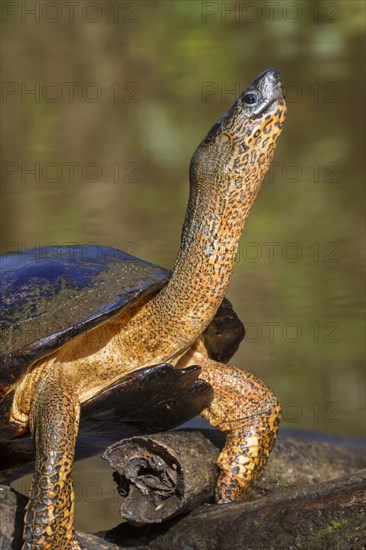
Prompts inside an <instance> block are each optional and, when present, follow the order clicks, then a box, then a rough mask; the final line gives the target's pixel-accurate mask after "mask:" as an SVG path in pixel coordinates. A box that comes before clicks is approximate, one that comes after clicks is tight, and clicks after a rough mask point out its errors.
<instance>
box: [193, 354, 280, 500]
mask: <svg viewBox="0 0 366 550" xmlns="http://www.w3.org/2000/svg"><path fill="white" fill-rule="evenodd" d="M198 364H200V366H201V374H200V378H203V380H205V381H206V382H208V383H209V384H211V386H212V387H213V390H214V399H213V401H212V403H211V404H210V406H209V407H207V408H206V409H204V410H203V411H202V412H201V416H203V417H204V418H205V419H206V420H208V422H210V424H211V425H213V426H214V427H216V428H218V429H219V430H220V431H222V432H225V433H227V438H226V443H225V446H224V448H223V450H222V451H221V453H220V455H219V458H218V461H217V464H218V466H219V468H220V470H221V473H220V476H219V479H218V482H217V486H216V495H215V496H216V502H218V503H224V502H231V501H233V500H241V499H243V498H244V497H245V496H246V495H247V494H248V493H249V491H250V489H251V487H252V485H253V482H254V481H255V480H256V479H257V478H258V477H259V476H260V474H261V473H262V471H263V469H264V467H265V465H266V463H267V460H268V457H269V455H270V453H271V450H272V448H273V446H274V443H275V439H276V434H277V430H278V426H279V421H280V418H281V406H280V404H279V402H278V401H277V398H276V396H275V395H274V394H273V393H272V391H271V390H270V389H269V388H267V386H265V385H264V384H263V382H261V380H259V378H257V377H256V376H254V375H253V374H250V373H248V372H245V371H242V370H239V369H237V368H235V367H231V366H228V365H225V364H222V363H217V362H215V361H211V360H210V359H206V361H203V362H199V363H198Z"/></svg>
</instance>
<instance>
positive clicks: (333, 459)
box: [103, 430, 366, 525]
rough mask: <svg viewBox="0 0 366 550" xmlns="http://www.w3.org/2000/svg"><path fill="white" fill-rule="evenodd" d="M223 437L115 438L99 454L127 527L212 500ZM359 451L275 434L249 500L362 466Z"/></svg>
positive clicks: (194, 433) (184, 433)
mask: <svg viewBox="0 0 366 550" xmlns="http://www.w3.org/2000/svg"><path fill="white" fill-rule="evenodd" d="M224 441H225V437H224V436H223V435H222V434H220V433H219V432H217V431H215V430H200V431H198V430H178V431H175V432H169V433H161V434H155V435H147V436H136V437H132V438H129V439H124V440H122V441H119V442H117V443H115V444H113V445H111V446H110V447H108V449H107V450H106V452H105V453H104V455H103V457H104V458H105V459H106V460H107V461H108V462H109V464H110V465H111V466H112V468H114V469H115V470H116V472H115V473H114V479H115V481H116V483H117V488H118V491H119V493H120V495H121V496H123V497H125V499H124V501H123V504H122V506H121V508H120V514H121V516H122V517H123V518H124V519H125V520H126V521H128V522H129V523H130V524H131V525H146V524H151V523H159V522H162V521H166V520H167V519H169V518H172V517H174V516H176V515H178V514H183V513H186V512H187V511H190V510H193V509H194V508H197V506H199V505H201V504H203V503H205V502H207V503H212V502H213V494H214V489H215V485H216V481H217V477H218V469H217V467H216V460H217V457H218V454H219V452H220V449H221V448H222V447H223V444H224ZM365 466H366V464H365V460H364V457H363V455H362V453H357V452H354V453H350V451H349V449H344V448H342V447H337V446H334V445H330V444H327V443H319V442H315V441H312V442H309V441H305V440H301V439H298V438H286V437H284V436H281V437H279V440H278V442H277V445H276V447H275V449H274V451H273V453H272V455H271V458H270V460H269V462H268V465H267V468H266V470H265V473H264V475H263V476H262V478H261V480H260V482H257V483H256V484H255V486H254V489H253V491H252V493H251V495H250V498H251V499H254V498H258V497H261V496H265V495H268V494H271V493H274V492H275V491H276V489H278V487H282V488H285V487H292V488H294V489H297V488H299V487H302V486H305V485H309V484H314V483H320V482H323V481H328V480H330V479H333V478H337V477H341V476H343V475H346V474H349V473H351V472H355V471H357V470H359V469H361V468H363V467H365Z"/></svg>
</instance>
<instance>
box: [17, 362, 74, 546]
mask: <svg viewBox="0 0 366 550" xmlns="http://www.w3.org/2000/svg"><path fill="white" fill-rule="evenodd" d="M35 392H36V393H35V395H34V398H33V407H32V413H31V421H30V425H31V431H32V435H33V440H34V445H35V450H36V459H35V470H34V474H33V482H32V488H31V491H30V495H29V502H28V504H27V508H26V513H25V517H24V532H23V538H24V545H23V550H31V549H36V548H37V549H40V548H42V549H44V550H48V549H51V548H52V549H70V548H72V549H75V550H76V549H77V550H79V549H81V548H82V547H81V545H80V543H79V542H78V540H77V538H76V535H75V532H74V527H73V516H74V500H75V496H74V489H73V483H72V464H73V460H74V452H75V442H76V436H77V432H78V425H79V416H80V405H79V402H78V400H77V396H76V393H75V391H73V388H72V387H71V386H70V384H69V383H68V382H67V380H66V379H65V377H64V376H63V375H62V373H61V369H57V367H56V366H55V367H53V369H52V372H48V373H47V374H46V375H45V376H44V377H43V378H42V380H40V381H39V383H38V385H37V387H36V390H35Z"/></svg>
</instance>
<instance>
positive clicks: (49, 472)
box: [10, 69, 286, 550]
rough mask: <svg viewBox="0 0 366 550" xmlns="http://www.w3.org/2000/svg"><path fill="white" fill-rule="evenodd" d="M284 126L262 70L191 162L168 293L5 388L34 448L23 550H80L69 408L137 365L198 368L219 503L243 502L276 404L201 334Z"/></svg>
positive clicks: (273, 84)
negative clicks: (217, 436) (214, 441)
mask: <svg viewBox="0 0 366 550" xmlns="http://www.w3.org/2000/svg"><path fill="white" fill-rule="evenodd" d="M285 117H286V105H285V101H284V99H283V93H282V89H281V83H280V77H279V74H278V72H277V71H275V70H273V69H271V70H268V71H266V72H265V73H263V74H262V75H260V76H259V77H258V78H257V79H256V80H255V81H254V82H253V84H251V85H250V86H249V87H248V88H247V89H246V90H245V91H244V92H243V93H242V94H241V96H240V97H239V98H238V100H237V101H236V102H235V104H234V105H233V107H232V108H231V109H230V111H228V113H226V114H225V115H224V116H223V117H222V118H221V119H220V120H219V122H218V123H217V124H216V125H215V126H214V127H213V128H212V129H211V130H210V132H209V133H208V135H207V137H206V138H205V139H204V140H203V141H202V143H201V144H200V145H199V146H198V148H197V150H196V152H195V153H194V155H193V158H192V161H191V166H190V197H189V203H188V208H187V213H186V217H185V222H184V226H183V233H182V242H181V247H180V250H179V253H178V257H177V260H176V263H175V267H174V270H173V274H172V277H171V279H170V281H169V283H168V284H167V286H166V287H164V288H163V289H162V290H161V291H160V292H159V293H158V294H156V295H155V296H154V297H153V298H151V299H149V300H146V301H145V302H144V303H142V304H138V305H137V306H135V307H132V308H130V309H128V310H127V311H122V312H121V313H120V314H117V315H116V316H115V317H113V318H112V319H110V320H109V321H107V322H105V323H103V324H101V325H100V326H98V327H95V328H93V329H92V330H90V331H89V332H86V333H84V334H81V335H79V336H77V337H75V338H74V339H73V340H71V341H70V342H68V343H66V344H65V345H64V346H63V347H61V348H60V349H59V350H57V351H56V352H54V353H53V354H52V355H51V356H48V357H46V358H43V359H41V360H39V361H38V362H37V363H36V364H34V365H32V367H31V368H30V369H29V371H28V372H27V373H26V375H25V376H24V378H23V379H21V380H20V381H19V382H18V383H17V384H16V385H15V387H14V388H13V390H14V399H13V403H12V412H11V419H10V420H11V421H12V422H15V423H18V424H19V425H23V426H26V425H28V424H29V425H30V427H31V431H32V434H33V437H34V440H35V449H36V463H35V472H34V479H33V486H32V489H31V493H30V499H29V504H28V506H27V512H26V516H25V528H24V546H23V548H24V549H26V550H30V549H40V548H43V549H45V550H47V549H54V548H55V549H61V548H66V549H67V548H81V546H80V544H79V542H78V541H77V538H76V537H75V534H74V529H73V507H74V505H73V503H74V492H73V486H72V478H71V474H72V463H73V457H74V448H75V439H76V436H77V431H78V422H79V411H80V405H82V404H83V402H85V401H87V400H88V399H89V398H90V397H92V396H94V395H97V394H98V393H99V392H100V391H101V390H103V389H105V388H106V387H108V386H109V385H111V384H113V383H115V382H116V381H119V380H121V379H122V378H123V377H124V375H126V374H127V373H128V372H131V371H134V370H137V369H140V368H142V367H145V366H150V365H157V364H159V363H171V364H172V365H173V366H176V368H182V367H185V366H187V365H199V366H200V367H201V374H200V377H201V378H202V379H204V380H205V381H207V382H208V383H209V384H211V386H212V388H213V390H214V398H213V401H212V403H211V405H210V406H209V407H208V408H206V409H204V410H203V411H202V416H203V417H204V418H206V419H207V420H208V421H209V422H210V423H211V424H212V425H213V426H215V427H217V428H218V429H219V430H221V431H223V432H226V434H227V441H226V444H225V447H224V448H223V450H222V452H221V454H220V456H219V459H218V465H219V468H220V471H221V473H220V477H219V481H218V484H217V489H216V500H217V502H218V503H224V502H229V501H233V500H236V499H240V498H243V497H245V495H246V494H247V493H248V492H249V491H250V488H251V486H252V484H253V481H254V480H255V479H256V478H257V477H258V476H259V475H260V473H261V471H262V470H263V468H264V466H265V464H266V461H267V459H268V456H269V454H270V452H271V449H272V448H273V445H274V441H275V437H276V433H277V429H278V424H279V419H280V405H279V403H278V401H277V399H276V397H275V395H274V394H273V393H272V391H271V390H270V389H268V388H267V387H266V386H265V385H264V384H263V383H262V382H261V381H260V380H259V379H258V378H256V377H255V376H254V375H252V374H250V373H248V372H245V371H243V370H239V369H236V368H235V367H231V366H227V365H225V364H221V363H217V362H215V361H213V360H211V359H210V358H209V357H208V353H207V350H206V349H205V347H204V344H203V340H202V333H203V332H204V330H205V329H206V328H207V326H208V325H209V323H210V322H211V320H212V319H213V317H214V315H215V313H216V311H217V309H218V307H219V305H220V303H221V302H222V300H223V298H224V296H225V294H226V290H227V287H228V285H229V281H230V278H231V274H232V271H233V267H234V264H235V257H236V254H237V249H238V245H239V239H240V235H241V233H242V229H243V226H244V223H245V220H246V218H247V216H248V213H249V210H250V208H251V206H252V205H253V202H254V200H255V198H256V196H257V193H258V191H259V189H260V186H261V183H262V181H263V178H264V176H265V175H266V173H267V171H268V169H269V165H270V162H271V160H272V157H273V153H274V150H275V147H276V142H277V139H278V137H279V135H280V134H281V131H282V125H283V122H284V120H285Z"/></svg>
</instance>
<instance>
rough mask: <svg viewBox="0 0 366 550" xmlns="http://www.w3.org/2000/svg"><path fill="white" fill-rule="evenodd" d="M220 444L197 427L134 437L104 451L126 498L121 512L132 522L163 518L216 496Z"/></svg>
mask: <svg viewBox="0 0 366 550" xmlns="http://www.w3.org/2000/svg"><path fill="white" fill-rule="evenodd" d="M217 454H218V449H217V447H216V446H215V445H214V444H213V443H211V441H210V440H209V439H207V438H206V437H204V435H203V434H202V433H200V432H198V431H176V432H168V433H161V434H156V435H150V436H135V437H132V438H129V439H125V440H122V441H119V442H117V443H115V444H114V445H111V446H110V447H108V449H107V450H106V452H105V453H104V454H103V458H105V459H106V460H107V461H108V462H109V464H110V465H111V466H112V468H114V469H115V470H116V472H115V473H114V479H115V481H116V483H117V488H118V492H119V493H120V495H121V496H123V497H126V498H125V499H124V502H123V504H122V506H121V508H120V514H121V516H122V517H123V518H124V519H126V520H127V521H128V522H129V523H130V524H131V525H146V524H149V523H159V522H162V521H164V520H166V519H168V518H171V517H173V516H175V515H176V514H177V513H180V514H182V513H185V512H187V511H190V510H193V509H194V508H196V507H197V506H199V505H200V504H202V503H204V502H208V501H210V500H211V499H212V495H213V492H214V489H215V485H216V480H217V477H218V469H217V467H216V464H215V460H216V457H217Z"/></svg>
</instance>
